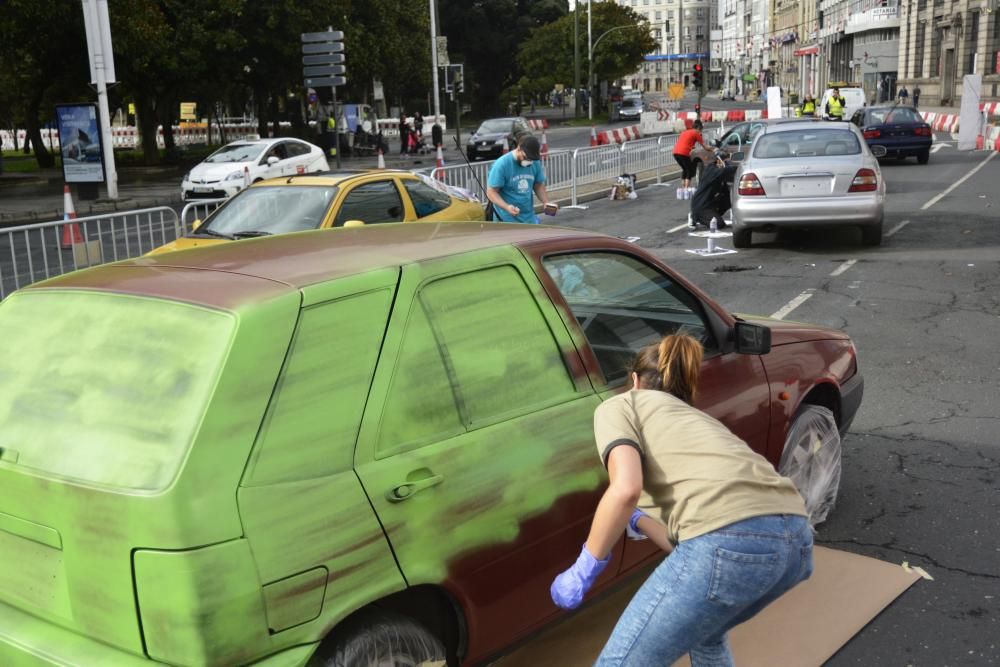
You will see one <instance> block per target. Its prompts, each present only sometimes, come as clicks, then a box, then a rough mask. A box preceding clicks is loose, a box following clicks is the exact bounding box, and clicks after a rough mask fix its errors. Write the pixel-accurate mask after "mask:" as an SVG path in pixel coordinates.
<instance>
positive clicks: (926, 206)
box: [920, 151, 997, 211]
mask: <svg viewBox="0 0 1000 667" xmlns="http://www.w3.org/2000/svg"><path fill="white" fill-rule="evenodd" d="M996 156H997V152H996V151H991V152H990V154H989V155H987V156H986V159H984V160H983V161H982V162H980V163H979V164H978V165H976V166H975V167H973V168H972V171H970V172H969V173H968V174H966V175H965V176H963V177H962V178H960V179H958V180H957V181H955V182H954V183H952V184H951V187H949V188H948V189H947V190H945V191H944V192H942V193H941V194H939V195H937V196H936V197H934V198H933V199H931V200H930V201H929V202H927V203H926V204H924V205H923V206H921V207H920V210H921V211H926V210H927V209H929V208H930V207H931V206H934V204H936V203H938V202H939V201H941V200H942V199H944V198H945V196H947V195H948V193H949V192H951V191H952V190H954V189H955V188H957V187H958V186H960V185H961V184H962V183H965V182H966V181H967V180H969V179H970V178H972V175H973V174H975V173H976V172H977V171H979V170H980V169H982V168H983V167H985V166H986V163H987V162H989V161H990V160H992V159H993V158H995V157H996Z"/></svg>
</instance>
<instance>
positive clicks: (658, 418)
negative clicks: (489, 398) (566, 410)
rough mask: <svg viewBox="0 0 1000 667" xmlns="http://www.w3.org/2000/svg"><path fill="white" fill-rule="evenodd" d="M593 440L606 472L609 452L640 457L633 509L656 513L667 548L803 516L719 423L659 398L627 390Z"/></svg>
mask: <svg viewBox="0 0 1000 667" xmlns="http://www.w3.org/2000/svg"><path fill="white" fill-rule="evenodd" d="M594 436H595V438H596V440H597V448H598V451H599V452H600V455H601V460H602V461H603V462H604V465H605V466H606V465H607V463H608V455H609V454H610V453H611V450H612V449H614V448H615V447H620V446H629V447H634V448H635V449H636V450H638V451H639V454H640V455H641V457H642V478H643V492H642V496H641V497H640V499H639V508H640V509H642V510H643V511H645V512H646V513H647V514H650V515H652V516H654V517H655V516H657V515H659V517H660V518H661V520H662V521H663V522H664V523H665V524H666V525H667V535H668V537H669V538H670V541H671V542H673V543H674V544H676V543H678V542H680V541H681V540H689V539H691V538H692V537H697V536H699V535H704V534H705V533H708V532H711V531H713V530H716V529H718V528H722V527H723V526H727V525H729V524H731V523H735V522H736V521H742V520H743V519H749V518H751V517H755V516H764V515H768V514H798V515H802V516H807V513H806V508H805V504H804V503H803V501H802V497H801V496H800V495H799V492H798V491H797V490H796V489H795V485H794V484H792V481H791V480H790V479H788V478H787V477H783V476H782V475H779V474H778V473H777V472H776V471H775V470H774V467H773V466H772V465H771V464H770V463H769V462H768V461H767V459H765V458H764V457H763V456H761V455H760V454H757V453H756V452H754V451H753V450H752V449H750V447H749V446H748V445H747V444H746V443H745V442H743V441H742V440H741V439H740V438H738V437H736V436H735V435H734V434H733V433H732V431H730V430H729V429H728V428H726V426H725V425H724V424H722V422H720V421H719V420H717V419H715V418H714V417H712V416H710V415H708V414H705V413H704V412H702V411H701V410H698V409H697V408H693V407H691V406H690V405H688V404H687V403H685V402H684V401H682V400H680V399H679V398H677V397H675V396H672V395H671V394H668V393H666V392H662V391H653V390H647V389H633V390H632V391H629V392H626V393H624V394H619V395H618V396H615V397H613V398H609V399H608V400H606V401H604V402H603V403H601V405H599V406H598V408H597V411H596V412H595V413H594Z"/></svg>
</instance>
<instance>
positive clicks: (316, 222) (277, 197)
mask: <svg viewBox="0 0 1000 667" xmlns="http://www.w3.org/2000/svg"><path fill="white" fill-rule="evenodd" d="M336 194H337V186H335V185H322V186H321V185H284V184H282V185H274V186H269V185H261V186H258V187H255V188H247V189H246V190H244V191H243V192H241V193H240V194H239V195H237V196H236V197H233V198H232V199H230V200H229V201H228V202H227V203H226V205H225V206H223V207H222V208H220V209H219V210H217V211H216V212H215V213H213V214H212V217H210V218H209V219H208V220H207V221H206V222H205V225H204V226H203V227H199V228H198V230H197V233H209V234H210V235H214V236H229V237H239V236H240V235H241V234H242V235H244V236H269V235H271V234H285V233H287V232H301V231H305V230H307V229H318V228H319V226H320V225H321V224H322V222H323V219H324V218H325V217H326V212H327V209H328V208H329V207H330V202H331V201H333V198H334V197H335V196H336Z"/></svg>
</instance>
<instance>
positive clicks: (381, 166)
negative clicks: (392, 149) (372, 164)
mask: <svg viewBox="0 0 1000 667" xmlns="http://www.w3.org/2000/svg"><path fill="white" fill-rule="evenodd" d="M378 168H379V169H385V156H384V155H382V149H381V148H380V149H378Z"/></svg>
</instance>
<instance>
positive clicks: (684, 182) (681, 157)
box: [674, 120, 708, 188]
mask: <svg viewBox="0 0 1000 667" xmlns="http://www.w3.org/2000/svg"><path fill="white" fill-rule="evenodd" d="M702 127H704V126H703V125H702V124H701V121H700V120H696V121H695V122H694V123H693V124H692V125H691V129H689V130H684V131H683V132H681V134H680V136H679V137H677V143H675V144H674V160H675V161H676V162H677V164H678V165H680V168H681V187H682V188H689V187H691V179H692V178H694V177H695V173H696V172H695V167H694V161H693V160H692V159H691V151H693V150H694V145H695V144H701V147H702V148H704V149H706V150H708V148H707V147H706V146H705V140H704V138H702V136H701V128H702Z"/></svg>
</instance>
